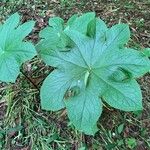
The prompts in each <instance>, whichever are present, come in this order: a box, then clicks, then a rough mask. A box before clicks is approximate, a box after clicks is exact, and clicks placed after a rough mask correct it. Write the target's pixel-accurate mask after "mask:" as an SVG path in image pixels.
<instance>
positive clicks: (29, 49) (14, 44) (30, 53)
mask: <svg viewBox="0 0 150 150" xmlns="http://www.w3.org/2000/svg"><path fill="white" fill-rule="evenodd" d="M19 23H20V16H19V14H18V13H15V14H13V15H11V16H10V17H9V18H8V19H7V20H6V21H5V23H4V24H3V25H1V26H0V81H3V82H15V80H16V78H17V76H18V74H19V67H20V66H21V64H22V63H23V62H25V61H27V60H29V59H31V58H33V57H34V56H35V55H36V50H35V47H34V46H33V44H32V43H30V42H26V41H23V39H24V38H25V37H26V36H27V35H28V34H29V33H30V32H31V31H32V29H33V27H34V24H35V22H34V21H29V22H26V23H24V24H22V25H19Z"/></svg>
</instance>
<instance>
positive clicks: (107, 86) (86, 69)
mask: <svg viewBox="0 0 150 150" xmlns="http://www.w3.org/2000/svg"><path fill="white" fill-rule="evenodd" d="M40 37H41V41H40V42H39V43H38V45H37V49H38V51H39V54H40V55H41V57H42V59H43V60H44V61H45V62H46V64H48V65H50V66H53V67H54V68H55V70H54V71H53V72H52V73H51V74H50V75H49V76H48V77H47V78H46V79H45V81H44V83H43V85H42V87H41V94H40V95H41V105H42V108H43V109H45V110H52V111H57V110H60V109H62V108H65V107H66V109H67V113H68V116H69V118H70V121H71V122H72V123H73V124H74V125H75V127H76V128H77V129H78V130H80V131H83V132H84V133H86V134H89V135H93V134H94V133H95V132H96V131H97V130H98V129H97V125H96V122H97V120H98V119H99V117H100V115H101V113H102V107H103V102H106V103H108V104H109V105H110V106H112V107H114V108H117V109H120V110H124V111H137V110H141V109H142V94H141V90H140V86H139V85H138V83H137V82H136V80H135V78H138V77H140V76H142V75H144V74H145V73H146V72H148V71H149V70H150V61H149V59H148V57H146V56H145V55H143V54H142V53H141V52H140V51H137V50H134V49H131V48H127V47H125V46H124V45H125V44H126V43H127V42H128V40H129V39H130V31H129V27H128V25H126V24H117V25H114V26H112V27H111V28H107V27H106V25H105V23H104V22H103V21H102V20H101V19H99V18H96V17H95V13H86V14H84V15H82V16H80V17H78V16H77V15H74V16H72V17H71V18H70V19H69V20H68V22H67V23H66V24H65V23H64V21H63V20H62V19H61V18H59V17H54V18H51V19H50V20H49V26H48V27H46V28H45V29H44V30H43V31H41V32H40Z"/></svg>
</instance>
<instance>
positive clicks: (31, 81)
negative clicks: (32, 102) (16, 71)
mask: <svg viewBox="0 0 150 150" xmlns="http://www.w3.org/2000/svg"><path fill="white" fill-rule="evenodd" d="M20 72H21V73H22V74H23V75H24V76H25V77H26V79H27V80H28V81H29V82H30V83H32V85H33V86H34V87H35V88H36V89H37V90H38V91H39V92H40V89H39V88H38V86H37V85H36V84H35V83H34V82H33V81H32V80H31V79H30V78H29V77H28V76H27V75H26V74H25V73H24V72H23V71H20Z"/></svg>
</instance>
